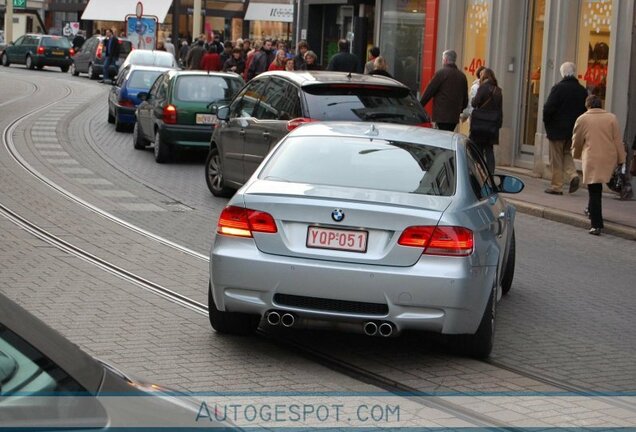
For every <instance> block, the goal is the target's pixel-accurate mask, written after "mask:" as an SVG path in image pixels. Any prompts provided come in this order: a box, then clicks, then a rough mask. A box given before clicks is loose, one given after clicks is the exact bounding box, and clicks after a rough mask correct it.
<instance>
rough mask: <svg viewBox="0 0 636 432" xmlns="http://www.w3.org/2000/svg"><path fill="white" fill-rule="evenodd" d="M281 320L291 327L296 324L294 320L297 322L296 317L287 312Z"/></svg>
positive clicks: (285, 325)
mask: <svg viewBox="0 0 636 432" xmlns="http://www.w3.org/2000/svg"><path fill="white" fill-rule="evenodd" d="M280 322H281V324H282V325H283V326H284V327H291V326H293V325H294V322H296V318H295V317H294V315H292V314H290V313H286V314H283V316H282V317H281V318H280Z"/></svg>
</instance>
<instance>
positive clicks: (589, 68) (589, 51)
mask: <svg viewBox="0 0 636 432" xmlns="http://www.w3.org/2000/svg"><path fill="white" fill-rule="evenodd" d="M612 3H613V2H612V0H582V1H581V7H580V12H579V35H578V44H577V46H578V51H577V71H578V78H579V80H580V81H581V84H583V85H584V86H585V87H586V88H587V90H588V92H589V93H590V94H596V95H598V96H599V97H600V98H601V99H602V100H603V102H605V93H606V89H607V70H608V60H609V52H610V35H611V31H612V24H611V22H612Z"/></svg>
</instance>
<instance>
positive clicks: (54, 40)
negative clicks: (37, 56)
mask: <svg viewBox="0 0 636 432" xmlns="http://www.w3.org/2000/svg"><path fill="white" fill-rule="evenodd" d="M42 46H44V47H49V48H70V47H71V43H70V42H69V41H68V39H66V38H65V37H43V38H42Z"/></svg>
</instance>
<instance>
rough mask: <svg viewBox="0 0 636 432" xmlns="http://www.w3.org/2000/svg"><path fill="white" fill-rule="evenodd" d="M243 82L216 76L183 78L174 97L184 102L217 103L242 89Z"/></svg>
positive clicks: (230, 97) (179, 81) (179, 80)
mask: <svg viewBox="0 0 636 432" xmlns="http://www.w3.org/2000/svg"><path fill="white" fill-rule="evenodd" d="M241 84H242V83H241V81H240V80H237V79H233V78H225V77H220V76H214V75H193V76H181V77H179V78H178V79H177V85H176V88H175V93H174V97H175V99H177V100H180V101H184V102H206V103H209V102H216V101H221V100H224V99H232V97H233V96H234V95H235V94H236V93H237V92H238V91H239V90H240V89H241V87H242V85H241Z"/></svg>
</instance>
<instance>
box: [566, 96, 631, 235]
mask: <svg viewBox="0 0 636 432" xmlns="http://www.w3.org/2000/svg"><path fill="white" fill-rule="evenodd" d="M602 106H603V102H602V101H601V99H600V98H599V97H598V96H596V95H592V96H588V98H587V99H586V100H585V107H586V108H587V112H585V113H584V114H582V115H581V116H580V117H579V118H578V119H576V123H575V124H574V131H573V134H572V157H573V158H575V159H581V162H582V167H583V183H585V184H586V185H587V190H588V194H589V203H588V209H589V213H590V220H591V222H592V227H591V228H590V231H589V233H590V234H592V235H600V234H601V232H602V230H603V228H604V226H603V209H602V197H603V195H602V194H603V183H607V182H608V181H609V179H610V177H611V176H612V173H613V172H614V169H615V168H616V166H617V165H620V164H623V163H625V148H624V146H623V139H622V136H621V134H620V132H619V130H618V120H617V119H616V116H615V115H614V114H612V113H609V112H607V111H605V110H604V109H602V108H601V107H602Z"/></svg>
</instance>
